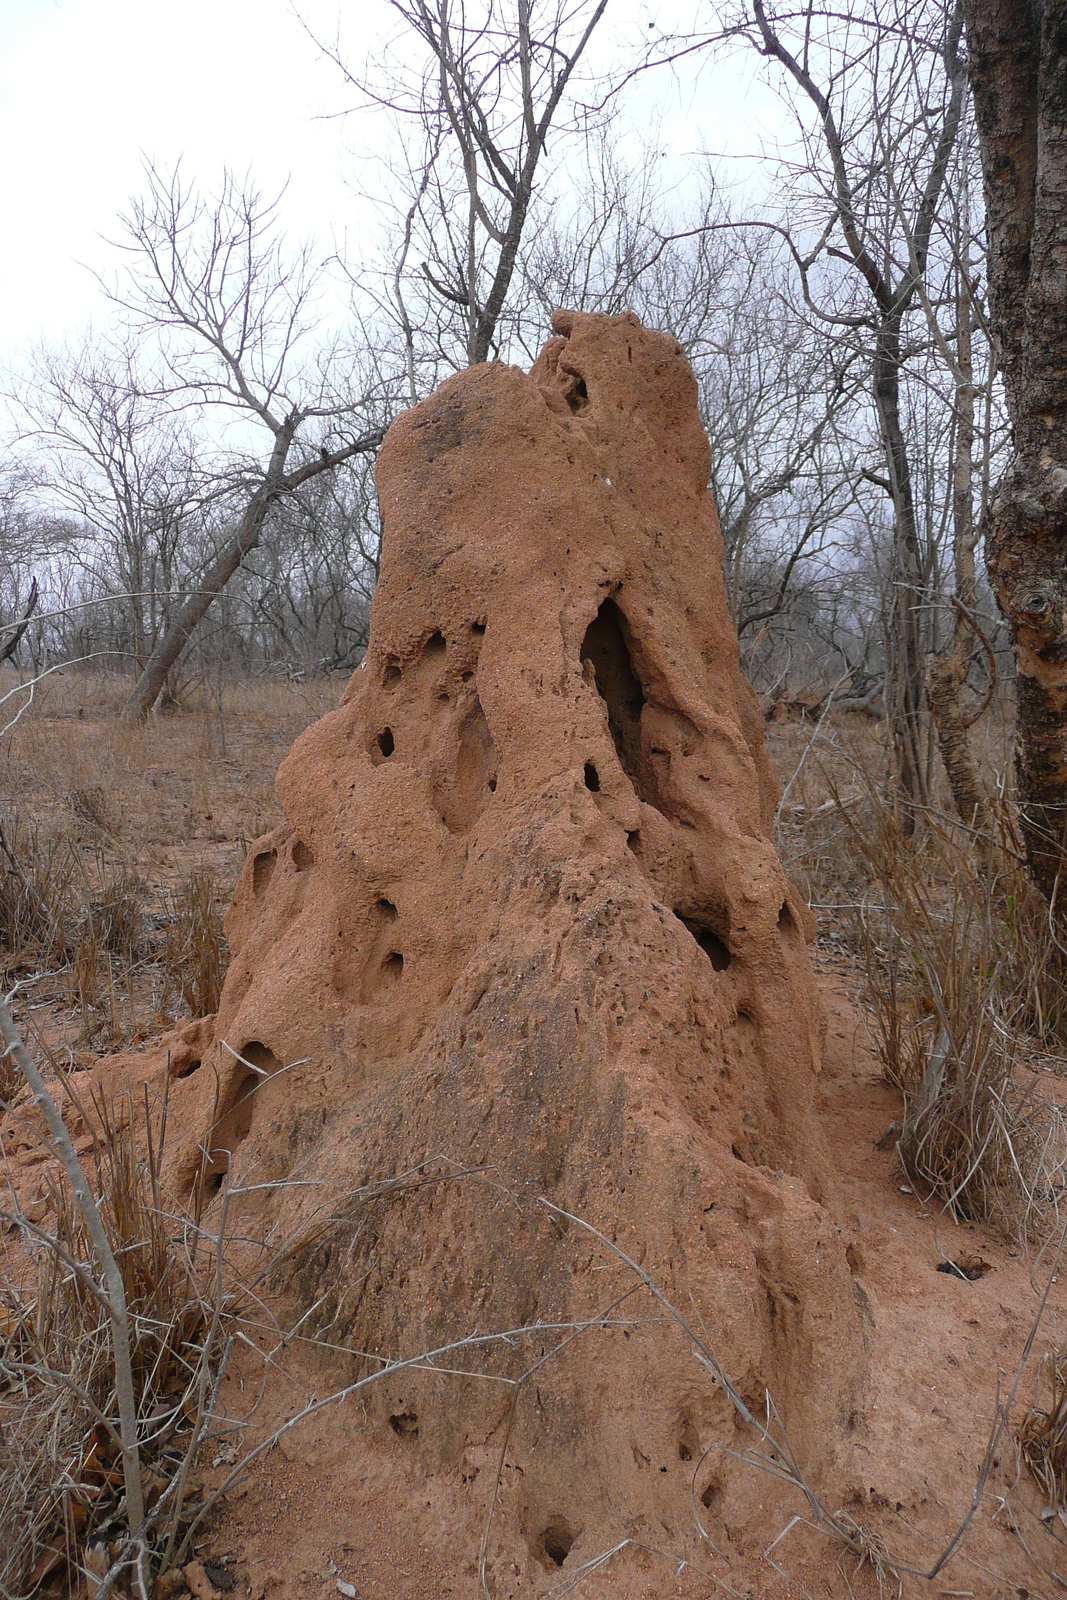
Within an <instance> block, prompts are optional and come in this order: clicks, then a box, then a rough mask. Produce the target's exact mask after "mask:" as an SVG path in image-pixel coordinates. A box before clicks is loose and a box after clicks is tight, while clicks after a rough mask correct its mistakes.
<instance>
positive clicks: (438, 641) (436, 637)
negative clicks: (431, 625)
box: [423, 628, 447, 656]
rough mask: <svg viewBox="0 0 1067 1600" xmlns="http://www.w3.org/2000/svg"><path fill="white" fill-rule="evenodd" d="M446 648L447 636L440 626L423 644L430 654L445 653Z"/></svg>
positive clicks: (439, 654) (438, 654)
mask: <svg viewBox="0 0 1067 1600" xmlns="http://www.w3.org/2000/svg"><path fill="white" fill-rule="evenodd" d="M446 648H447V647H446V645H445V636H444V634H443V633H442V632H441V630H440V628H435V629H434V631H433V633H431V635H430V637H429V638H428V639H427V641H426V643H425V645H424V646H423V649H424V650H425V652H426V654H427V655H428V656H441V655H444V653H445V649H446Z"/></svg>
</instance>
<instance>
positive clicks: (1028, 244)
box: [963, 0, 1067, 917]
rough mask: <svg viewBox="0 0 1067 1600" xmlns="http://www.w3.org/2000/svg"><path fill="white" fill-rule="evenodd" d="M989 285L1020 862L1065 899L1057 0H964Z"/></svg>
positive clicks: (993, 507)
mask: <svg viewBox="0 0 1067 1600" xmlns="http://www.w3.org/2000/svg"><path fill="white" fill-rule="evenodd" d="M963 9H964V14H965V20H966V29H967V53H968V71H969V75H970V81H971V89H972V92H973V95H974V106H975V117H976V120H977V124H978V133H979V139H980V142H981V150H982V169H983V176H984V179H985V197H986V226H987V230H988V238H989V288H990V299H991V306H992V317H993V329H994V334H995V336H996V339H997V342H998V345H999V352H998V353H999V359H1000V365H1001V372H1002V376H1003V380H1004V390H1005V396H1006V400H1007V408H1008V416H1009V419H1010V422H1011V430H1012V442H1013V445H1014V458H1013V460H1012V461H1011V463H1010V464H1009V466H1008V467H1007V469H1006V471H1005V472H1004V474H1003V476H1002V477H1001V479H1000V481H999V483H998V484H997V486H996V489H995V492H994V493H993V495H992V497H991V500H990V505H989V510H988V512H987V515H986V519H985V525H984V528H983V532H984V535H985V547H986V562H987V565H988V570H989V577H990V581H991V583H992V585H993V589H994V592H995V593H996V597H997V601H998V603H999V605H1000V608H1001V610H1002V612H1003V613H1004V616H1005V618H1006V620H1007V622H1008V626H1009V628H1010V629H1011V637H1012V644H1013V646H1014V650H1015V662H1016V668H1017V671H1018V677H1017V680H1016V682H1017V691H1016V692H1017V705H1018V712H1017V716H1018V727H1017V731H1018V743H1017V754H1016V770H1017V782H1018V795H1019V802H1020V806H1021V810H1022V818H1023V836H1024V841H1025V847H1026V854H1027V860H1028V863H1029V867H1030V871H1031V873H1032V875H1033V878H1034V881H1035V883H1036V884H1037V886H1038V888H1039V889H1040V890H1041V892H1042V893H1043V894H1044V895H1045V897H1046V899H1047V900H1048V901H1049V902H1050V904H1052V905H1054V906H1056V907H1057V909H1058V911H1059V914H1060V916H1061V917H1062V916H1063V915H1064V914H1065V912H1064V895H1063V893H1062V889H1061V882H1062V880H1063V878H1064V865H1065V863H1064V850H1065V846H1067V569H1065V561H1067V0H1044V3H1040V0H963Z"/></svg>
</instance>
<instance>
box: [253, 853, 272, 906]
mask: <svg viewBox="0 0 1067 1600" xmlns="http://www.w3.org/2000/svg"><path fill="white" fill-rule="evenodd" d="M277 864H278V852H277V850H260V851H259V853H258V854H257V855H256V856H254V857H253V860H252V893H253V894H254V895H255V897H256V899H257V900H258V899H260V898H261V897H262V896H263V895H265V894H266V892H267V885H268V883H269V882H270V880H271V877H272V876H273V873H274V868H275V867H276V866H277Z"/></svg>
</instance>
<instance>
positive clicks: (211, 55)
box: [0, 0, 780, 363]
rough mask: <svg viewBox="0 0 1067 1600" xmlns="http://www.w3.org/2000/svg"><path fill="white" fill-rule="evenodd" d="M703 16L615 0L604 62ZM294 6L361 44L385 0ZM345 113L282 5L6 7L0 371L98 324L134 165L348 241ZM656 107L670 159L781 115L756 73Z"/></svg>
mask: <svg viewBox="0 0 1067 1600" xmlns="http://www.w3.org/2000/svg"><path fill="white" fill-rule="evenodd" d="M700 9H703V13H704V17H705V19H707V18H708V16H709V14H710V12H711V9H712V8H711V6H710V5H708V4H707V0H705V4H704V5H703V7H702V8H701V7H700V6H699V5H698V4H697V3H696V0H663V3H662V4H659V3H655V0H613V4H612V6H610V7H609V10H608V14H607V17H606V19H605V23H604V24H602V27H603V28H604V29H605V30H606V31H605V32H604V33H603V34H602V36H601V40H600V46H599V48H600V49H601V50H605V51H607V50H611V49H612V48H613V43H614V39H615V38H616V37H618V33H617V30H623V31H625V32H626V33H627V34H628V35H629V37H630V38H633V37H635V35H636V33H637V31H638V30H640V29H641V28H642V27H643V26H644V20H645V18H648V17H652V18H656V19H658V20H659V22H660V24H661V25H663V26H669V25H671V24H672V23H673V22H675V21H676V20H683V19H684V21H685V22H688V21H689V20H690V18H691V16H692V14H693V13H694V12H696V11H698V10H700ZM301 10H302V12H303V14H304V15H306V16H308V17H309V19H310V20H311V22H312V24H313V26H314V27H315V28H316V29H317V30H319V31H320V32H321V33H323V34H325V35H332V34H333V32H334V30H335V24H336V19H337V16H338V12H339V11H340V14H341V18H342V22H343V27H344V33H345V37H346V39H347V40H348V41H349V43H350V45H352V46H354V47H356V48H358V46H359V44H360V42H361V41H364V40H366V41H373V39H374V38H375V37H376V36H379V35H380V34H381V32H382V31H383V30H384V29H386V28H389V27H390V12H389V9H388V7H387V5H386V0H340V5H338V0H306V3H303V4H301ZM607 30H610V31H607ZM645 84H646V85H647V87H646V86H643V87H642V88H641V90H640V91H639V93H640V96H641V98H640V100H639V101H638V103H636V104H634V105H632V106H631V108H630V114H631V116H632V117H633V118H634V120H635V122H636V123H637V124H638V125H639V126H641V125H645V126H647V125H648V123H649V122H650V121H651V120H652V117H653V116H654V114H655V110H656V106H655V104H654V102H659V101H660V100H661V98H663V97H667V96H669V95H670V94H671V90H670V81H669V79H668V78H667V76H666V75H665V74H659V75H657V80H656V82H655V84H654V85H653V83H652V81H651V80H645ZM349 101H350V95H346V91H345V89H344V86H343V84H342V83H341V81H340V78H339V74H338V73H337V70H336V69H335V68H334V67H333V66H332V65H331V64H330V63H328V62H326V61H324V60H323V59H322V58H321V57H320V56H319V54H318V52H317V50H316V48H315V45H314V44H313V43H312V41H311V40H310V39H309V38H308V36H307V34H306V33H305V32H304V31H303V29H302V28H301V26H300V24H299V22H298V21H297V18H296V15H295V13H294V8H293V6H292V5H290V4H289V3H288V0H179V3H176V0H0V152H2V161H0V173H2V178H0V189H2V208H0V215H2V216H3V219H4V248H3V249H2V250H0V363H3V362H6V361H8V360H10V359H11V358H12V357H14V356H15V355H16V354H17V353H18V352H19V351H20V350H22V349H24V348H25V347H26V346H27V345H28V344H29V343H30V342H31V341H32V340H34V339H35V338H37V337H39V336H41V335H47V336H48V338H49V339H50V340H57V339H61V338H63V337H64V336H66V335H70V336H72V337H74V338H76V337H77V336H78V334H79V332H80V331H81V330H82V329H83V328H84V326H85V324H86V323H87V322H88V321H89V319H90V317H92V316H93V315H94V314H95V315H97V316H98V317H99V316H100V315H101V306H100V300H99V290H98V289H97V286H96V284H95V283H94V281H93V279H92V277H91V275H90V273H89V272H88V271H87V270H86V267H90V268H96V269H98V270H104V271H106V270H107V267H108V265H109V263H110V262H112V261H114V259H115V257H114V252H113V250H112V249H110V248H109V246H108V244H107V243H106V239H107V238H108V237H111V238H114V237H116V236H117V235H118V232H119V229H118V227H117V223H116V218H117V214H118V213H119V212H120V211H121V210H122V209H123V208H124V207H125V205H126V203H127V201H128V199H129V197H130V195H131V194H133V193H137V192H139V191H140V190H141V188H142V187H143V183H142V172H141V161H142V153H143V154H144V155H146V156H149V157H151V158H153V159H155V160H156V161H157V162H158V163H159V164H160V166H161V167H163V168H164V169H169V168H170V166H172V165H173V163H174V162H175V161H176V160H177V158H178V157H179V156H180V157H182V163H183V171H184V172H185V174H186V176H187V177H189V178H196V179H197V180H198V182H199V183H201V184H202V185H203V186H204V187H206V188H210V187H212V186H213V184H214V183H215V182H216V181H217V178H218V176H219V174H220V172H221V169H222V167H223V166H224V165H225V166H229V167H230V168H231V169H233V170H234V171H236V172H237V173H239V174H243V173H244V172H245V171H246V170H247V169H249V168H251V170H252V172H253V174H254V177H255V179H256V181H257V182H258V184H259V186H260V187H261V188H262V189H263V190H264V191H265V192H266V193H268V194H273V193H274V192H276V191H277V190H278V189H280V188H281V186H282V185H283V184H284V183H286V182H288V189H287V193H286V196H285V199H284V202H283V217H284V220H285V223H286V226H287V229H288V231H289V233H290V234H291V235H292V236H294V237H296V238H303V237H306V236H308V235H316V236H318V238H319V239H320V240H322V241H323V242H325V243H327V244H328V243H329V242H330V240H331V239H332V238H333V237H334V236H340V235H343V234H347V235H348V237H349V240H350V241H351V239H352V238H353V237H356V238H358V237H359V235H360V203H359V202H358V201H357V200H356V198H355V197H354V195H353V193H352V190H351V188H350V187H349V186H348V184H346V182H345V179H346V174H347V175H348V176H350V175H351V171H352V163H351V159H350V152H351V149H352V147H353V145H354V143H355V140H356V138H357V137H358V138H359V139H360V140H361V141H365V140H366V139H367V129H368V122H367V119H366V117H361V118H360V119H359V125H358V129H357V126H356V124H355V123H354V122H352V121H349V122H345V121H343V120H339V119H336V118H334V119H330V120H325V119H324V116H323V114H324V113H327V112H331V111H336V110H337V109H338V108H339V107H341V106H343V105H344V104H346V103H348V102H349ZM664 104H665V106H666V110H665V116H666V120H665V122H664V125H663V128H662V131H661V138H660V142H661V143H664V142H665V143H668V144H669V145H670V146H671V148H672V150H673V151H674V152H675V153H677V154H679V155H682V154H693V153H696V152H697V151H698V150H699V149H700V148H701V147H702V146H706V147H708V148H712V149H717V150H720V149H724V148H727V147H730V148H733V149H734V150H737V151H748V150H752V149H754V148H755V147H756V146H757V144H758V142H759V130H760V127H761V126H763V127H764V128H771V129H773V127H774V126H775V125H776V124H777V123H778V121H779V116H780V113H779V111H778V107H777V102H776V101H775V98H774V96H773V94H772V93H771V91H770V90H769V89H768V88H766V87H764V86H763V84H762V82H761V80H760V79H759V77H758V75H757V72H756V63H755V62H754V61H753V62H752V64H751V65H749V63H748V62H740V63H739V62H738V61H737V60H735V61H734V62H733V63H732V64H731V65H730V66H729V67H728V68H724V69H722V70H715V69H712V68H702V69H701V75H700V77H699V79H698V81H697V82H696V84H695V85H694V84H692V83H689V84H687V85H686V86H684V87H683V89H682V93H681V99H680V100H679V98H678V96H677V95H675V96H674V98H673V100H672V101H671V102H670V103H667V101H666V100H664ZM364 226H366V220H364Z"/></svg>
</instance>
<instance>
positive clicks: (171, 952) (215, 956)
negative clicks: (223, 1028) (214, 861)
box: [163, 867, 228, 1017]
mask: <svg viewBox="0 0 1067 1600" xmlns="http://www.w3.org/2000/svg"><path fill="white" fill-rule="evenodd" d="M166 905H167V911H168V915H169V921H168V925H167V931H166V940H165V943H164V946H163V967H164V971H165V973H166V975H167V979H168V982H169V983H170V985H171V987H172V988H173V990H174V992H175V993H176V994H178V995H179V996H180V997H181V999H182V1002H183V1003H184V1004H185V1005H186V1006H188V1008H189V1011H190V1013H191V1014H192V1015H193V1016H194V1017H207V1016H210V1015H211V1014H212V1013H213V1012H215V1011H217V1010H218V1008H219V996H220V994H221V993H222V984H223V979H224V978H225V976H226V965H227V960H228V951H227V949H226V938H225V935H224V934H223V931H222V912H221V911H220V910H219V907H218V889H217V885H216V883H215V878H214V875H213V873H212V872H211V871H210V870H209V869H208V868H206V867H199V868H197V869H196V870H195V871H193V872H190V873H189V874H188V876H186V877H185V878H183V879H182V881H181V883H180V884H179V886H178V888H177V889H176V890H175V891H174V893H173V894H171V895H169V896H168V897H167V901H166Z"/></svg>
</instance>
